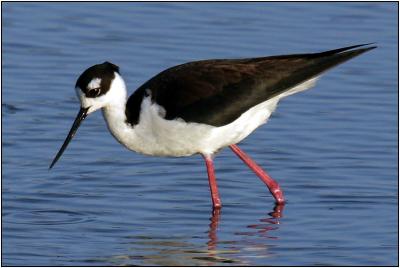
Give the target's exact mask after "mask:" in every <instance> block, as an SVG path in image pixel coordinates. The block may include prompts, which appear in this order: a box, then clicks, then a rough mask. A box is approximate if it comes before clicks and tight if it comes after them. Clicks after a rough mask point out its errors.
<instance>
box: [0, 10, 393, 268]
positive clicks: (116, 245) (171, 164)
mask: <svg viewBox="0 0 400 268" xmlns="http://www.w3.org/2000/svg"><path fill="white" fill-rule="evenodd" d="M3 8H4V9H3V11H4V13H3V15H4V16H3V55H2V56H3V62H2V64H3V65H2V67H3V88H2V90H3V94H2V119H3V124H2V127H3V128H2V148H3V151H2V152H3V159H2V160H3V162H2V168H3V169H2V175H3V177H2V213H3V214H2V247H3V248H2V249H3V250H2V254H3V255H2V263H3V265H18V266H19V265H70V266H71V265H286V266H290V265H359V266H371V265H398V252H397V248H398V240H397V237H398V232H397V220H398V201H397V193H398V183H397V175H398V174H397V160H398V159H397V155H398V149H397V132H398V128H397V119H398V118H397V105H398V103H397V100H398V92H397V87H398V85H397V72H396V71H397V61H396V58H397V29H396V27H397V6H396V4H394V3H380V4H376V3H323V4H322V3H320V4H315V3H252V4H250V3H246V4H243V3H197V4H192V3H186V4H181V3H168V4H160V3H118V4H117V3H97V4H92V3H73V4H72V3H68V4H66V3H62V4H59V3H5V4H4V3H3ZM366 42H377V44H378V46H379V48H378V49H376V50H373V51H371V52H368V53H367V54H364V55H362V56H361V57H359V58H356V59H354V60H352V61H350V62H347V63H345V64H343V65H342V66H340V67H338V68H336V69H334V70H331V71H330V72H329V73H327V74H326V75H325V76H324V77H323V78H322V79H321V80H320V81H319V83H318V85H317V86H316V88H314V89H313V90H310V91H307V92H305V93H302V94H298V95H295V96H291V97H289V98H287V99H285V100H284V101H282V102H281V103H280V105H279V107H278V109H277V111H276V112H275V113H274V115H273V117H272V119H271V120H270V121H269V123H268V124H267V125H265V126H262V127H261V128H259V129H258V130H257V131H256V132H254V133H253V134H252V135H251V136H250V137H248V138H247V139H246V140H245V141H243V142H242V143H241V147H242V148H243V149H244V150H245V151H246V152H247V153H248V154H249V155H251V156H252V157H253V158H254V159H255V160H256V161H257V162H258V163H259V164H260V165H261V166H263V167H265V169H266V170H267V171H268V172H269V174H270V175H271V176H272V177H274V178H275V179H276V180H277V181H278V182H279V183H280V184H281V186H282V188H283V190H284V192H285V195H286V198H287V200H288V202H287V204H286V206H284V207H277V208H274V203H273V199H272V197H271V196H270V194H269V192H268V190H267V189H266V187H265V186H264V185H263V184H262V182H261V181H260V180H259V179H258V178H257V177H256V176H255V175H254V174H252V172H251V171H249V170H248V169H247V167H246V166H244V165H243V164H242V163H241V161H240V160H239V159H238V158H236V157H235V156H234V155H233V154H232V152H231V151H230V150H229V149H225V150H223V151H221V153H220V154H219V155H218V156H217V158H216V161H215V165H216V172H217V178H218V183H219V188H220V193H221V197H222V202H223V205H224V207H223V209H222V210H221V212H220V213H215V214H213V213H212V210H211V207H210V205H211V204H210V197H209V190H208V181H207V176H206V172H205V166H204V163H203V160H202V158H201V157H200V156H193V157H189V158H155V157H148V156H142V155H139V154H136V153H133V152H129V151H127V150H126V149H124V148H123V147H122V146H120V145H119V144H118V143H117V142H116V141H115V140H114V139H113V138H112V136H111V135H109V134H108V131H107V128H106V125H105V123H104V121H103V119H102V116H101V114H100V113H97V114H94V115H93V116H92V115H91V116H90V117H89V118H88V119H87V120H86V121H85V122H84V123H83V125H82V126H81V128H80V129H79V131H78V133H77V135H76V137H75V139H74V140H73V141H72V143H71V144H70V146H69V148H68V149H67V151H66V152H65V153H64V155H63V156H62V158H61V159H60V161H59V162H58V163H57V165H56V166H55V168H54V169H53V170H51V171H48V165H49V164H50V162H51V160H52V158H53V157H54V156H55V154H56V152H57V150H58V149H59V147H60V146H61V144H62V142H63V140H64V138H65V136H66V134H67V132H68V130H69V128H70V126H71V124H72V121H73V119H74V117H75V115H76V112H77V110H78V107H79V104H78V101H77V99H76V97H75V93H74V91H73V86H74V83H75V80H76V78H77V76H78V75H79V74H80V72H82V71H83V70H84V69H85V68H87V67H89V66H91V65H93V64H96V63H100V62H103V61H105V60H109V61H111V62H113V63H116V64H118V65H119V66H120V68H121V71H122V74H123V76H124V77H125V79H126V82H127V84H128V86H129V88H130V89H131V91H133V90H134V89H135V88H137V87H138V86H140V84H141V83H143V82H145V81H146V80H147V79H149V78H150V77H151V76H152V75H154V74H156V73H158V72H159V71H161V70H163V69H165V68H167V67H170V66H173V65H176V64H179V63H183V62H186V61H191V60H198V59H206V58H234V57H254V56H264V55H274V54H287V53H302V52H314V51H321V50H325V49H333V48H337V47H341V46H347V45H353V44H358V43H366Z"/></svg>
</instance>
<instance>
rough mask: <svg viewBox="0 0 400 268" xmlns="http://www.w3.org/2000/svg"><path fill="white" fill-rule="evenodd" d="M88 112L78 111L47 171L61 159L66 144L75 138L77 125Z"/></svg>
mask: <svg viewBox="0 0 400 268" xmlns="http://www.w3.org/2000/svg"><path fill="white" fill-rule="evenodd" d="M88 110H89V108H82V107H81V109H80V110H79V113H78V115H77V116H76V118H75V121H74V123H73V124H72V127H71V130H70V131H69V133H68V136H67V138H66V139H65V141H64V144H63V145H62V146H61V149H60V151H58V153H57V155H56V157H54V160H53V162H51V165H50V167H49V169H51V168H52V167H53V166H54V165H55V164H56V162H57V161H58V159H59V158H60V157H61V155H62V154H63V152H64V150H65V149H66V148H67V146H68V143H69V142H70V141H71V139H72V138H73V137H74V136H75V132H76V130H77V129H78V127H79V125H80V124H81V122H82V121H83V120H84V119H85V118H86V115H87V111H88Z"/></svg>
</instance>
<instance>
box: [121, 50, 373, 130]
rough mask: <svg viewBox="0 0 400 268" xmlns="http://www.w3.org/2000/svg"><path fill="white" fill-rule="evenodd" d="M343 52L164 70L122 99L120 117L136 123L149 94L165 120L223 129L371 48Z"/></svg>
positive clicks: (196, 64) (216, 62)
mask: <svg viewBox="0 0 400 268" xmlns="http://www.w3.org/2000/svg"><path fill="white" fill-rule="evenodd" d="M360 46H363V45H358V46H351V47H345V48H341V49H336V50H330V51H326V52H322V53H314V54H296V55H283V56H272V57H262V58H251V59H234V60H225V59H222V60H204V61H196V62H189V63H185V64H182V65H178V66H175V67H172V68H169V69H167V70H165V71H163V72H161V73H159V74H158V75H156V76H155V77H153V78H151V79H150V80H149V81H147V82H146V83H145V84H143V85H142V86H141V87H139V88H138V89H137V90H136V91H135V92H134V94H133V95H132V96H131V97H130V98H129V99H128V102H127V109H126V115H127V120H128V122H129V123H131V124H132V125H135V124H137V123H138V121H139V113H140V105H141V102H142V99H143V97H144V96H146V95H147V94H148V93H150V95H151V98H152V101H154V102H156V103H157V104H158V105H161V106H162V107H164V108H165V110H166V116H165V118H166V119H169V120H172V119H175V118H182V119H183V120H185V121H186V122H197V123H203V124H209V125H213V126H223V125H226V124H229V123H231V122H233V121H234V120H235V119H237V118H238V117H239V116H240V115H241V114H243V113H244V112H246V111H247V110H249V109H250V108H252V107H253V106H255V105H257V104H259V103H262V102H264V101H266V100H268V99H270V98H272V97H274V96H277V95H279V94H281V93H283V92H284V91H286V90H289V89H290V88H293V87H294V86H296V85H298V84H300V83H302V82H305V81H307V80H309V79H311V78H313V77H315V76H317V75H319V74H321V73H322V72H324V71H326V70H328V69H330V68H332V67H334V66H335V65H338V64H340V63H342V62H344V61H347V60H349V59H351V58H353V57H355V56H357V55H360V54H362V53H364V52H366V51H368V50H371V49H373V48H375V47H367V48H359V49H355V50H351V49H354V48H357V47H360Z"/></svg>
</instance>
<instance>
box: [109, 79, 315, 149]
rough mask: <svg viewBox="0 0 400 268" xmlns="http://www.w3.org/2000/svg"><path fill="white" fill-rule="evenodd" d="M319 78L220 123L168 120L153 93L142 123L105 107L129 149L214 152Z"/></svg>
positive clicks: (144, 104) (145, 105) (111, 124)
mask: <svg viewBox="0 0 400 268" xmlns="http://www.w3.org/2000/svg"><path fill="white" fill-rule="evenodd" d="M316 79H317V78H314V79H310V80H308V81H307V82H305V83H303V84H301V85H298V86H296V87H294V88H292V89H291V90H289V91H286V92H285V93H282V94H281V95H278V96H276V97H274V98H272V99H269V100H267V101H265V102H263V103H260V104H258V105H256V106H254V107H253V108H251V109H249V110H248V111H246V112H245V113H243V114H242V115H241V116H240V117H239V118H238V119H236V120H235V121H233V122H232V123H230V124H228V125H225V126H221V127H214V126H211V125H205V124H198V123H186V122H184V121H183V120H179V119H178V120H165V119H164V114H165V113H164V111H163V109H162V107H160V106H158V105H157V104H154V103H151V100H150V97H147V98H144V99H143V102H142V105H141V112H140V118H139V124H137V125H135V126H134V127H131V126H128V125H126V124H124V125H125V126H123V127H122V126H121V125H120V124H116V123H115V122H116V119H115V118H112V117H113V116H112V114H111V113H110V112H107V111H105V112H104V116H105V119H106V121H107V123H108V127H109V129H110V131H111V133H112V134H113V135H114V137H115V138H116V139H117V140H118V141H119V142H120V143H121V144H123V145H125V146H126V147H127V148H128V149H130V150H133V151H136V152H139V153H143V154H147V155H156V156H188V155H193V154H197V153H201V154H213V153H215V152H216V151H218V150H219V149H221V148H223V147H226V146H229V145H232V144H235V143H238V142H240V141H241V140H243V139H244V138H246V137H247V136H248V135H249V134H250V133H251V132H253V131H254V130H255V129H256V128H257V127H259V126H260V125H261V124H264V123H266V122H267V120H268V118H269V117H270V116H271V114H272V112H273V111H274V110H275V108H276V106H277V104H278V102H279V100H280V99H281V98H283V97H286V96H288V95H291V94H293V93H296V92H299V91H302V90H305V89H308V88H310V87H311V86H313V85H314V83H315V81H316Z"/></svg>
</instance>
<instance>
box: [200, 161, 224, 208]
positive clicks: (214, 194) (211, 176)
mask: <svg viewBox="0 0 400 268" xmlns="http://www.w3.org/2000/svg"><path fill="white" fill-rule="evenodd" d="M203 157H204V160H206V166H207V173H208V182H209V184H210V192H211V199H212V202H213V208H214V209H219V208H221V206H222V204H221V199H220V198H219V193H218V186H217V180H216V179H215V173H214V164H213V160H212V157H211V156H209V155H203Z"/></svg>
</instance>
